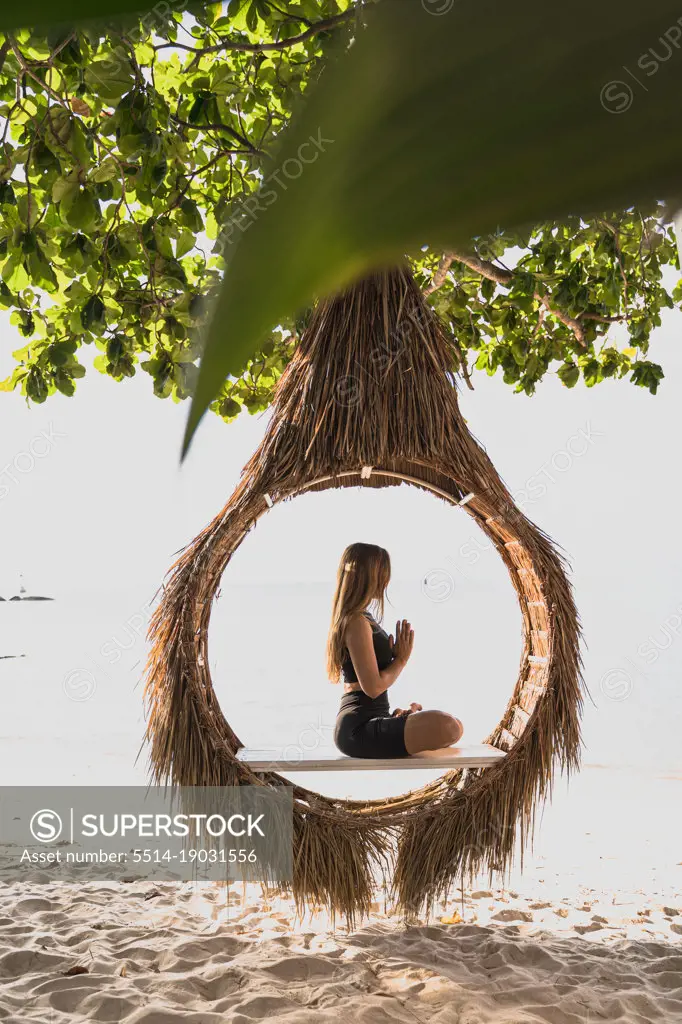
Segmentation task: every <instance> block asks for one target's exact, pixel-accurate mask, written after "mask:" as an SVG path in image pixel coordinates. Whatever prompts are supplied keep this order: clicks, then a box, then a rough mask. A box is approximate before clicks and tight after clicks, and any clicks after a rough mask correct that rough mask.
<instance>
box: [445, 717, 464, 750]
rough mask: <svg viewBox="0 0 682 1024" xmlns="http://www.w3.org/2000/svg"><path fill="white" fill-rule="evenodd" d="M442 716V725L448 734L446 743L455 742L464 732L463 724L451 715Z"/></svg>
mask: <svg viewBox="0 0 682 1024" xmlns="http://www.w3.org/2000/svg"><path fill="white" fill-rule="evenodd" d="M444 717H445V719H446V721H445V722H444V723H443V726H444V728H445V731H446V733H447V734H448V736H449V739H448V744H450V743H457V741H458V740H460V739H461V738H462V736H463V734H464V726H463V725H462V723H461V722H460V720H459V718H455V717H454V716H453V715H445V716H444Z"/></svg>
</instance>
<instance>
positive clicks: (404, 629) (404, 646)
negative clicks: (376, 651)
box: [389, 619, 422, 718]
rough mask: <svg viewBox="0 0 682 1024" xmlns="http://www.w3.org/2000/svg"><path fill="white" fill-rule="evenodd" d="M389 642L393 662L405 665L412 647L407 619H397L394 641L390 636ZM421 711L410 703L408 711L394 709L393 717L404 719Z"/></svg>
mask: <svg viewBox="0 0 682 1024" xmlns="http://www.w3.org/2000/svg"><path fill="white" fill-rule="evenodd" d="M389 640H390V643H391V647H392V649H393V658H394V660H395V661H398V662H400V663H401V664H402V665H406V664H407V662H408V661H409V660H410V655H411V654H412V648H413V647H414V630H413V629H412V626H411V625H410V623H409V622H408V621H407V619H399V620H398V621H397V622H396V625H395V640H394V639H393V636H390V637H389ZM421 710H422V706H421V704H417V703H415V701H412V703H411V704H410V707H409V709H405V708H395V709H394V711H393V715H394V717H396V718H406V717H407V715H412V714H414V712H415V711H421Z"/></svg>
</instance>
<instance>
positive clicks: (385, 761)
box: [237, 743, 506, 772]
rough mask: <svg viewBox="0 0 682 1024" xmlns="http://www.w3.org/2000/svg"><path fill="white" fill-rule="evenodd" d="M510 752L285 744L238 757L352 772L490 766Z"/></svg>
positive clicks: (482, 747)
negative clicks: (347, 750) (348, 751)
mask: <svg viewBox="0 0 682 1024" xmlns="http://www.w3.org/2000/svg"><path fill="white" fill-rule="evenodd" d="M505 757H506V754H505V753H504V751H502V750H498V749H497V747H492V746H490V745H489V744H487V743H479V744H475V745H471V746H461V747H445V748H443V749H442V750H428V751H423V752H422V753H420V754H413V755H412V756H411V757H397V758H380V757H371V758H363V757H346V755H345V754H341V753H339V751H338V750H336V749H334V748H318V749H317V750H305V751H300V750H298V749H297V748H296V747H294V746H293V745H292V746H290V747H284V748H281V747H280V748H276V747H272V748H265V749H263V748H261V749H256V748H254V747H242V748H241V750H240V751H239V753H238V754H237V758H238V760H239V761H243V763H244V764H247V765H248V766H249V768H251V770H252V771H254V772H338V771H342V772H349V771H351V772H352V771H385V770H387V769H394V770H396V771H405V770H409V769H415V768H421V769H422V770H424V769H425V768H450V769H456V768H486V767H488V766H489V765H491V764H497V762H498V761H501V760H503V759H504V758H505Z"/></svg>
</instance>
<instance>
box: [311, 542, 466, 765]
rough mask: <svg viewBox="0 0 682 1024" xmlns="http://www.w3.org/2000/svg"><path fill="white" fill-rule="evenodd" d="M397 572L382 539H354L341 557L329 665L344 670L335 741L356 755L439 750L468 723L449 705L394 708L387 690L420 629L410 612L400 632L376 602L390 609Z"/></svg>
mask: <svg viewBox="0 0 682 1024" xmlns="http://www.w3.org/2000/svg"><path fill="white" fill-rule="evenodd" d="M390 578H391V560H390V558H389V555H388V551H385V550H384V549H383V548H380V547H377V546H376V545H375V544H351V545H350V547H347V548H346V550H345V551H344V553H343V555H342V557H341V564H340V565H339V572H338V576H337V584H336V594H335V595H334V606H333V609H332V622H331V628H330V630H329V638H328V641H327V670H328V673H329V678H330V679H331V680H332V682H335V683H336V682H339V679H340V677H341V675H343V680H344V688H343V696H342V698H341V707H340V709H339V714H338V717H337V719H336V728H335V730H334V742H335V743H336V746H337V747H338V748H339V750H340V751H341V753H342V754H347V755H348V756H349V757H381V758H394V757H406V756H408V755H410V754H418V753H420V752H421V751H423V750H438V749H439V748H441V747H447V746H449V745H450V744H451V743H457V741H458V740H459V739H460V737H461V736H462V733H463V731H464V730H463V728H462V723H461V722H460V721H459V719H457V718H453V717H452V715H448V714H446V713H445V712H444V711H422V706H421V704H416V703H412V704H410V709H409V710H403V709H402V708H396V709H395V710H394V711H393V713H392V714H391V712H390V711H389V706H388V696H387V691H388V689H389V687H391V686H393V684H394V683H395V681H396V679H397V678H398V676H399V675H400V673H401V672H402V670H403V669H404V668H405V665H406V664H407V662H408V661H409V658H410V655H411V654H412V647H413V644H414V630H413V629H412V627H411V626H410V624H409V622H407V621H406V620H405V619H403V620H402V621H399V622H398V623H397V624H396V632H395V640H394V638H393V636H388V634H387V633H386V632H385V631H384V630H383V629H382V628H381V626H380V625H379V623H378V622H377V620H376V619H375V618H374V616H373V615H372V614H371V613H370V611H369V608H370V606H371V607H373V608H374V610H375V611H376V612H377V613H378V616H379V618H380V619H381V618H382V617H383V612H384V595H385V591H386V587H387V586H388V582H389V580H390Z"/></svg>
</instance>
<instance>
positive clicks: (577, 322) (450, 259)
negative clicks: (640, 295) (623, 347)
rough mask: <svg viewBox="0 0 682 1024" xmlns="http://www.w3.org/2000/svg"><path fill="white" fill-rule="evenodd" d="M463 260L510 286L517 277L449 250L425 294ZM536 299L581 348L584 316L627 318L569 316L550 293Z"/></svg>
mask: <svg viewBox="0 0 682 1024" xmlns="http://www.w3.org/2000/svg"><path fill="white" fill-rule="evenodd" d="M455 262H457V263H463V264H464V266H465V267H469V269H470V270H473V271H475V273H477V274H480V275H481V277H485V278H487V279H488V280H489V281H494V282H495V284H499V285H502V286H503V287H506V288H508V287H509V286H510V285H511V284H512V283H513V281H514V272H513V271H511V270H505V269H504V268H503V267H498V266H497V264H495V263H491V262H490V261H489V260H482V259H479V257H478V256H474V255H472V254H471V253H465V252H452V251H451V252H446V253H444V254H443V257H442V258H441V261H440V263H439V264H438V268H437V269H436V271H435V273H434V275H433V278H432V279H431V283H430V284H429V285H428V286H427V287H426V288H425V289H424V294H425V295H431V294H432V292H435V291H436V290H437V289H438V288H440V287H441V285H442V284H444V283H445V279H446V277H447V274H448V271H449V270H450V267H451V266H452V264H453V263H455ZM533 297H534V298H535V299H536V301H537V302H539V303H540V304H541V305H542V306H543V308H544V309H545V310H546V311H547V313H549V314H550V316H553V317H554V319H555V320H558V321H559V323H562V324H563V325H564V326H565V327H568V329H569V330H571V331H573V334H574V335H575V339H576V341H577V342H578V344H579V345H580V347H581V348H583V349H587V342H586V341H585V328H584V326H583V321H584V320H596V321H598V322H599V323H619V322H621V321H623V320H626V319H627V317H626V316H601V315H600V314H599V313H580V314H579V315H578V316H577V317H573V316H569V315H568V313H564V312H563V310H561V309H557V308H556V307H555V306H553V305H552V298H551V296H550V295H543V294H542V293H541V292H535V293H534V296H533Z"/></svg>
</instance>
